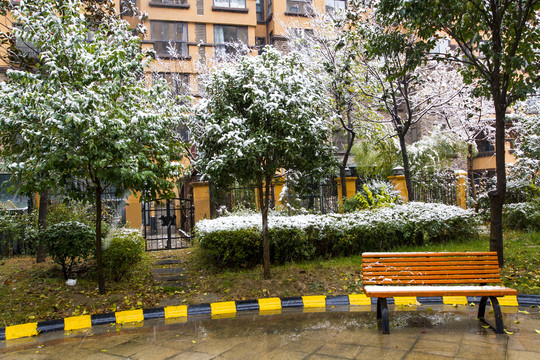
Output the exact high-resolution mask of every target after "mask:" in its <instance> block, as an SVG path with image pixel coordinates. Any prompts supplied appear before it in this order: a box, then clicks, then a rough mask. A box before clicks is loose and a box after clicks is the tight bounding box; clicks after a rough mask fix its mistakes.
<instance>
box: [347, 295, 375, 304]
mask: <svg viewBox="0 0 540 360" xmlns="http://www.w3.org/2000/svg"><path fill="white" fill-rule="evenodd" d="M349 304H350V305H371V298H370V297H367V296H366V294H351V295H349Z"/></svg>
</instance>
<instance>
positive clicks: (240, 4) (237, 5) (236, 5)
mask: <svg viewBox="0 0 540 360" xmlns="http://www.w3.org/2000/svg"><path fill="white" fill-rule="evenodd" d="M214 6H215V7H221V8H232V9H245V8H246V0H214Z"/></svg>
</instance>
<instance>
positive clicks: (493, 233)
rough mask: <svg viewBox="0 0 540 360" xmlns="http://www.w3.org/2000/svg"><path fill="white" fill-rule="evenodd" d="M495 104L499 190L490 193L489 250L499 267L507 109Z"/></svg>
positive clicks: (501, 241) (502, 257) (504, 186)
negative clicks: (494, 255)
mask: <svg viewBox="0 0 540 360" xmlns="http://www.w3.org/2000/svg"><path fill="white" fill-rule="evenodd" d="M494 103H495V109H496V110H495V116H496V118H495V163H496V173H497V188H496V190H494V191H490V192H489V194H488V195H489V203H490V206H491V207H490V221H491V229H490V235H489V249H490V250H491V251H496V252H497V256H498V258H499V266H500V267H503V265H504V254H503V226H502V220H503V205H504V200H505V197H506V163H505V155H506V149H505V139H506V131H505V130H506V129H505V126H504V125H505V118H506V115H505V114H506V107H505V106H504V105H501V104H502V102H500V101H497V100H494Z"/></svg>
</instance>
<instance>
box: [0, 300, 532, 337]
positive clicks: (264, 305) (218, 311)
mask: <svg viewBox="0 0 540 360" xmlns="http://www.w3.org/2000/svg"><path fill="white" fill-rule="evenodd" d="M376 301H377V299H376V298H369V297H367V296H366V295H364V294H351V295H337V296H324V295H320V296H296V297H283V298H278V297H273V298H262V299H258V300H240V301H224V302H215V303H210V304H198V305H178V306H166V307H160V308H154V309H145V310H143V309H137V310H127V311H117V312H111V313H106V314H94V315H81V316H72V317H67V318H65V319H60V320H47V321H39V322H33V323H27V324H20V325H13V326H6V327H2V328H0V341H4V340H12V339H19V338H24V337H29V336H35V335H38V334H41V333H47V332H51V331H72V330H80V329H87V328H91V327H92V326H99V325H111V324H124V323H136V322H143V321H145V320H152V319H173V318H185V319H186V320H187V319H188V318H194V317H196V316H203V317H204V316H210V317H212V318H215V319H218V318H224V317H235V316H236V315H237V314H238V313H241V312H247V311H258V312H259V314H260V315H268V314H279V313H281V311H282V310H283V309H288V308H289V309H290V308H303V309H304V311H305V312H312V311H326V309H327V308H328V309H331V308H335V307H338V306H349V307H355V306H368V307H369V308H367V309H366V310H367V311H370V310H371V305H376ZM479 302H480V297H467V296H458V297H455V296H452V297H447V296H443V297H425V298H424V297H396V298H388V304H393V305H396V306H400V305H419V304H423V305H432V304H450V305H459V304H464V305H465V304H471V303H479ZM499 304H500V305H501V306H519V305H521V306H531V305H536V306H540V295H518V296H504V297H500V298H499Z"/></svg>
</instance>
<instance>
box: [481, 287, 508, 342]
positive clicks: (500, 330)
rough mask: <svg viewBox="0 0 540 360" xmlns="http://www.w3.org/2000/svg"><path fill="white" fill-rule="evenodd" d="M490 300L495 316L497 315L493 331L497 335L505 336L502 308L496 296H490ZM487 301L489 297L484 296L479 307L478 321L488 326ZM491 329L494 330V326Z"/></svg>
mask: <svg viewBox="0 0 540 360" xmlns="http://www.w3.org/2000/svg"><path fill="white" fill-rule="evenodd" d="M489 300H490V301H491V306H492V307H493V314H494V315H495V328H494V329H493V330H495V333H497V334H504V325H503V318H502V312H501V307H500V306H499V301H498V300H497V297H496V296H489ZM487 301H488V296H482V298H481V299H480V305H479V306H478V319H480V320H481V321H483V322H485V323H486V324H488V323H487V321H486V319H485V313H486V304H487ZM488 325H489V324H488ZM490 326H491V325H490ZM491 327H492V328H493V326H491Z"/></svg>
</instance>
